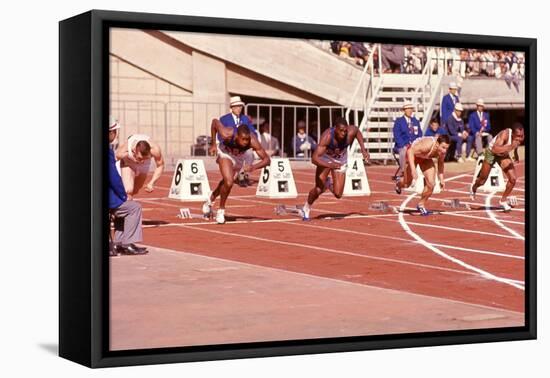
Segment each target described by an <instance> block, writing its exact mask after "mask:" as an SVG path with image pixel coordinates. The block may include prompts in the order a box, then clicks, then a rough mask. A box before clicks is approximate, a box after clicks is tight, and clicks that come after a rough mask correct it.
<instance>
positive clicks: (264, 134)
mask: <svg viewBox="0 0 550 378" xmlns="http://www.w3.org/2000/svg"><path fill="white" fill-rule="evenodd" d="M270 131H271V127H270V125H269V122H267V121H265V122H263V123H262V124H261V125H260V144H261V145H262V147H263V149H264V150H265V152H267V154H268V155H269V156H270V157H271V156H274V155H279V140H278V139H277V138H275V137H274V136H272V135H271V133H270Z"/></svg>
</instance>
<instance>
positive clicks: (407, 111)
mask: <svg viewBox="0 0 550 378" xmlns="http://www.w3.org/2000/svg"><path fill="white" fill-rule="evenodd" d="M413 113H414V106H413V104H412V103H410V102H407V103H405V104H404V105H403V116H401V117H399V118H397V119H396V120H395V122H394V123H393V139H394V141H395V146H394V147H393V150H394V152H395V153H396V154H399V170H398V171H397V176H402V175H403V170H404V169H405V159H406V158H407V147H408V146H409V145H410V144H411V143H412V142H413V141H414V140H415V139H417V138H420V137H422V129H421V127H420V122H419V121H418V119H416V117H414V116H413Z"/></svg>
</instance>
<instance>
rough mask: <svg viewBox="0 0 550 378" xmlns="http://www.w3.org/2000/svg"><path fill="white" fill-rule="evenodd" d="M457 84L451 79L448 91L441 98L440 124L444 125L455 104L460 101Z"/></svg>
mask: <svg viewBox="0 0 550 378" xmlns="http://www.w3.org/2000/svg"><path fill="white" fill-rule="evenodd" d="M457 92H458V85H456V83H455V82H454V81H453V82H451V83H449V93H447V94H446V95H445V96H443V99H442V100H441V110H440V115H441V126H445V122H447V120H448V119H449V117H450V115H451V114H452V113H453V111H454V110H455V105H456V104H458V103H459V102H460V99H459V98H458V94H457Z"/></svg>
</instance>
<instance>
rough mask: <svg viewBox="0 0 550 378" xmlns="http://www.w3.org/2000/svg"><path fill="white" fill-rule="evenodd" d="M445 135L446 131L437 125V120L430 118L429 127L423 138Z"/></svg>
mask: <svg viewBox="0 0 550 378" xmlns="http://www.w3.org/2000/svg"><path fill="white" fill-rule="evenodd" d="M445 134H447V130H445V128H444V127H441V126H440V125H439V121H438V120H437V118H432V120H431V121H430V126H429V127H428V128H427V129H426V132H425V133H424V136H438V135H445Z"/></svg>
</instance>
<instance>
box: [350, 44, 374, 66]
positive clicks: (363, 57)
mask: <svg viewBox="0 0 550 378" xmlns="http://www.w3.org/2000/svg"><path fill="white" fill-rule="evenodd" d="M350 45H351V47H350V50H349V56H351V57H352V58H354V59H355V64H357V65H358V66H363V67H364V66H365V64H367V60H368V59H369V52H368V50H367V48H366V47H365V45H364V44H363V43H361V42H350Z"/></svg>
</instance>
